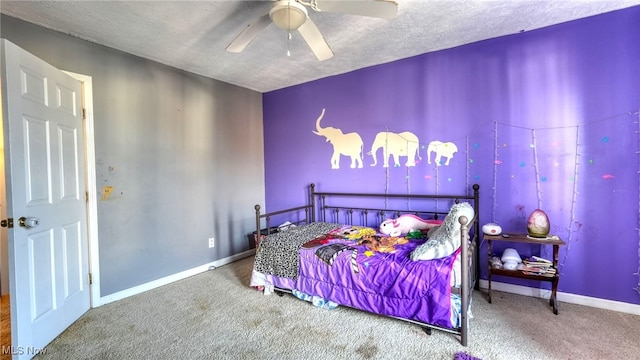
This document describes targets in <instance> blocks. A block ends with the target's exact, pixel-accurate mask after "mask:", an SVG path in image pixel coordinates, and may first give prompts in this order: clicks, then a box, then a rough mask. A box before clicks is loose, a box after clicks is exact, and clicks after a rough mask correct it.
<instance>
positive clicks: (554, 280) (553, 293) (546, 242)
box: [484, 233, 565, 315]
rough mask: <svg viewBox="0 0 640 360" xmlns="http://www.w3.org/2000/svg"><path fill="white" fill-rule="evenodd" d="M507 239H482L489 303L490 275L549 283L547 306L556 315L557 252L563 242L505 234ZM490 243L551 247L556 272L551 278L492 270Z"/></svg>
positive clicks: (513, 271) (485, 237) (499, 236)
mask: <svg viewBox="0 0 640 360" xmlns="http://www.w3.org/2000/svg"><path fill="white" fill-rule="evenodd" d="M507 235H509V237H503V236H502V235H486V234H485V235H484V239H485V240H486V241H487V251H488V256H489V258H488V261H489V271H488V279H487V280H488V283H489V297H488V301H489V303H491V275H502V276H511V277H516V278H521V279H528V280H538V281H549V282H551V297H550V298H549V305H550V306H552V307H553V313H554V314H556V315H558V300H557V298H556V294H557V291H558V281H560V273H559V272H558V252H559V250H560V246H561V245H565V242H564V241H562V240H561V239H559V238H558V239H549V238H548V239H539V238H532V237H529V236H527V234H512V233H507ZM492 241H510V242H515V243H528V244H540V245H553V260H552V264H553V265H552V266H553V268H554V269H555V270H556V272H555V274H554V275H553V276H542V275H532V274H525V273H524V272H522V271H520V270H506V269H494V268H492V266H491V257H492V256H493V255H492V251H491V242H492Z"/></svg>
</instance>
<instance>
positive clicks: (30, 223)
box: [18, 216, 40, 229]
mask: <svg viewBox="0 0 640 360" xmlns="http://www.w3.org/2000/svg"><path fill="white" fill-rule="evenodd" d="M39 223H40V220H38V218H35V217H24V216H23V217H21V218H20V219H18V225H20V226H22V227H25V228H27V229H31V228H34V227H36V226H38V224H39Z"/></svg>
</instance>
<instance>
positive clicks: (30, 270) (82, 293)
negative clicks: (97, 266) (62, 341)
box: [2, 40, 90, 359]
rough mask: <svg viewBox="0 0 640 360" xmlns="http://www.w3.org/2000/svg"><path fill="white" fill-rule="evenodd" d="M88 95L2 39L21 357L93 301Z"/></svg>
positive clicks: (16, 338)
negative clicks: (85, 145)
mask: <svg viewBox="0 0 640 360" xmlns="http://www.w3.org/2000/svg"><path fill="white" fill-rule="evenodd" d="M81 95H82V88H81V84H80V82H79V81H77V80H75V79H73V78H71V77H70V76H68V75H67V74H65V73H63V72H62V71H60V70H58V69H56V68H54V67H53V66H51V65H49V64H47V63H45V62H44V61H42V60H41V59H38V58H37V57H35V56H33V55H31V54H29V53H27V52H26V51H24V50H22V49H20V48H19V47H17V46H16V45H14V44H12V43H11V42H9V41H7V40H2V96H3V125H4V139H5V171H6V179H7V181H6V182H7V217H8V218H9V219H11V218H13V223H14V227H13V228H10V229H9V230H8V240H9V272H10V279H9V282H10V296H11V332H12V346H13V355H14V358H16V359H30V358H31V357H33V356H34V355H35V354H36V353H37V352H38V351H39V350H40V349H43V348H44V347H45V346H46V345H47V344H48V343H49V342H51V340H53V339H54V338H55V337H56V336H57V335H59V334H60V333H61V332H62V331H64V330H65V329H66V328H67V327H68V326H69V325H71V324H72V323H73V322H74V321H75V320H76V319H78V318H79V317H80V316H81V315H82V314H83V313H85V312H86V311H87V310H88V309H89V306H90V291H89V281H88V250H87V246H88V245H87V221H86V200H85V189H86V186H85V177H84V173H85V172H84V166H85V165H84V161H83V152H82V149H83V146H82V139H83V138H82V136H83V133H82V99H81ZM22 217H26V218H27V221H26V224H24V225H23V224H21V222H20V220H19V219H20V218H22ZM29 220H33V221H29ZM29 225H31V227H30V226H29Z"/></svg>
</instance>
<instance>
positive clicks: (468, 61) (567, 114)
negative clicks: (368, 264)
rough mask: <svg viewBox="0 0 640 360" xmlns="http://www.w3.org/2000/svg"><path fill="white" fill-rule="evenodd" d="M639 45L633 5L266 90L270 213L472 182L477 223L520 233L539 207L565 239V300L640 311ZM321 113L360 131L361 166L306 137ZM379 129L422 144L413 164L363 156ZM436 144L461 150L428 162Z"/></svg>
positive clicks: (452, 189)
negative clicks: (316, 197) (341, 197)
mask: <svg viewBox="0 0 640 360" xmlns="http://www.w3.org/2000/svg"><path fill="white" fill-rule="evenodd" d="M638 44H640V7H633V8H629V9H625V10H621V11H616V12H611V13H607V14H602V15H599V16H595V17H590V18H586V19H581V20H577V21H572V22H569V23H565V24H560V25H556V26H552V27H548V28H544V29H539V30H534V31H528V32H522V33H518V34H514V35H510V36H504V37H500V38H496V39H491V40H486V41H482V42H478V43H474V44H470V45H465V46H460V47H457V48H453V49H448V50H443V51H438V52H433V53H427V54H423V55H420V56H416V57H412V58H408V59H404V60H400V61H396V62H393V63H389V64H384V65H379V66H374V67H370V68H366V69H361V70H358V71H354V72H351V73H347V74H343V75H338V76H334V77H330V78H325V79H320V80H317V81H313V82H309V83H306V84H302V85H299V86H294V87H290V88H286V89H281V90H277V91H273V92H269V93H266V94H264V97H263V107H264V135H265V177H266V178H265V182H266V202H267V203H266V205H267V206H266V207H267V210H270V211H275V210H278V209H282V208H284V207H288V206H294V205H300V204H301V203H303V202H305V201H306V199H307V196H306V194H307V191H306V190H307V186H308V184H309V183H311V182H315V183H317V184H318V188H319V189H320V190H325V191H361V192H362V191H367V192H369V191H370V192H385V191H388V192H390V193H412V194H415V193H440V194H449V193H458V192H462V191H465V190H466V189H468V188H470V186H471V184H473V183H478V184H480V191H481V202H482V204H481V219H480V221H481V224H484V223H486V222H490V221H495V222H497V223H499V224H500V225H502V227H503V229H505V230H506V231H511V232H526V218H527V217H528V215H529V214H530V213H531V211H533V210H534V209H536V208H538V207H540V208H542V209H543V210H545V212H546V213H547V214H548V216H549V218H550V221H551V228H552V229H551V233H552V234H557V235H558V236H560V237H561V238H562V239H563V240H565V241H566V242H567V243H568V245H567V246H566V247H564V248H562V249H561V252H560V267H561V276H562V277H561V279H560V285H559V288H560V291H563V292H567V293H573V294H579V295H585V296H591V297H597V298H603V299H609V300H616V301H622V302H627V303H632V304H640V292H639V291H638V290H636V289H634V288H637V287H639V283H640V280H639V277H638V275H637V274H636V273H637V272H638V267H639V262H640V259H639V257H640V253H639V252H640V250H639V249H638V247H639V246H640V244H639V238H640V234H639V231H638V227H639V226H640V224H639V221H640V220H639V218H640V209H639V204H640V194H639V186H640V184H639V179H640V175H639V170H640V158H639V156H640V155H639V154H638V151H639V150H640V140H639V139H640V138H639V136H640V135H639V129H640V124H639V123H638V121H639V115H638V114H637V112H638V110H639V109H640V47H639V46H638ZM339 57H340V54H337V55H336V58H335V59H332V60H328V62H327V64H326V65H325V64H318V66H330V62H331V61H339ZM323 108H325V109H326V113H325V115H324V118H323V120H322V123H321V124H322V126H323V127H324V126H333V127H335V128H340V129H342V131H343V132H344V133H348V132H357V133H358V134H359V135H360V136H361V138H362V140H363V142H364V156H363V162H364V165H363V167H362V168H355V169H352V168H350V167H349V165H350V160H349V158H348V157H347V156H341V157H340V164H339V169H332V167H331V163H330V158H331V154H332V149H333V148H332V144H331V143H329V142H326V141H325V139H324V138H323V137H320V136H318V135H316V134H314V133H313V132H312V131H313V130H315V121H316V119H317V117H318V116H319V115H320V113H321V111H322V109H323ZM381 131H389V132H394V133H400V132H403V131H410V132H412V133H414V134H415V135H417V136H418V138H419V142H420V147H419V154H420V156H421V157H422V159H421V160H418V162H417V164H416V166H413V167H407V166H405V165H404V164H405V161H406V159H407V158H406V157H400V160H401V164H400V165H399V166H394V165H393V160H390V165H389V167H388V168H383V167H382V159H381V157H382V154H381V151H379V152H378V154H377V155H378V164H377V165H376V166H371V164H372V163H373V158H372V156H370V155H367V154H366V152H368V151H369V150H370V147H371V144H372V142H373V140H374V137H375V135H376V133H378V132H381ZM434 140H439V141H445V142H453V143H454V144H456V146H457V148H458V152H457V153H454V154H453V157H452V158H451V159H450V163H449V165H444V163H443V164H442V165H440V166H438V165H437V164H435V162H434V154H432V156H431V158H430V159H429V160H430V161H431V164H429V163H428V158H427V155H428V153H427V149H428V145H429V143H430V142H431V141H434ZM536 249H537V248H536ZM536 249H534V248H530V247H526V246H525V247H524V248H519V250H520V251H521V253H523V255H524V254H525V253H527V254H528V253H530V252H536ZM481 251H482V252H481V254H483V255H485V257H486V254H485V252H486V248H485V247H484V246H483V248H482V250H481ZM540 254H541V255H543V256H546V257H550V256H551V248H550V247H549V248H546V247H543V249H542V250H541V252H540ZM483 258H484V257H483ZM483 261H484V259H483ZM483 264H484V262H483ZM483 278H486V271H485V272H484V273H483ZM498 280H499V281H505V282H511V283H517V284H524V285H527V286H533V287H536V286H540V287H546V286H547V284H538V283H537V282H517V281H515V280H513V279H509V278H506V279H502V278H501V279H498Z"/></svg>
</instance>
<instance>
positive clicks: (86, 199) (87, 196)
mask: <svg viewBox="0 0 640 360" xmlns="http://www.w3.org/2000/svg"><path fill="white" fill-rule="evenodd" d="M84 202H86V203H88V202H89V192H88V191H85V192H84Z"/></svg>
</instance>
